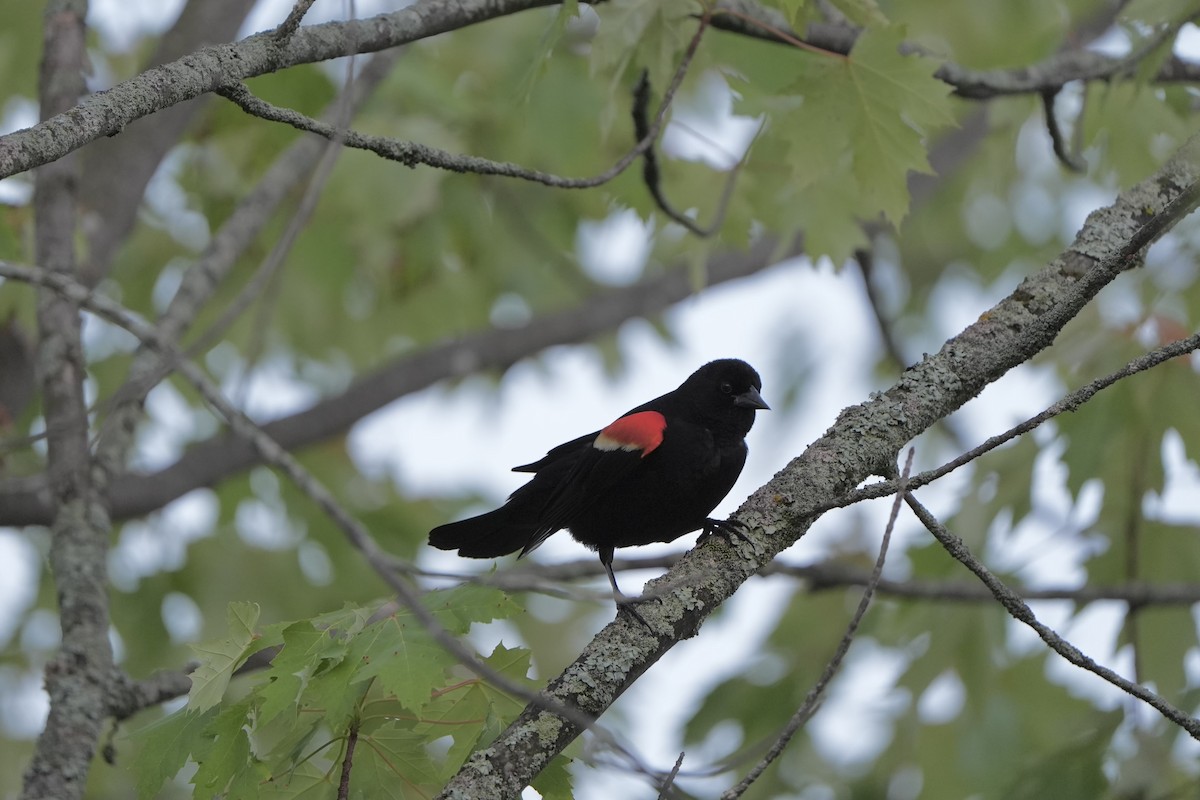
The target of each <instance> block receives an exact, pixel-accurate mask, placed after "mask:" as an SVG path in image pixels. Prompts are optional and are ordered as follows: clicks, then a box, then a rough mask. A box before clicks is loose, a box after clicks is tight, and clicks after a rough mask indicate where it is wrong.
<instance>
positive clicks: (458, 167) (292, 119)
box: [215, 24, 704, 189]
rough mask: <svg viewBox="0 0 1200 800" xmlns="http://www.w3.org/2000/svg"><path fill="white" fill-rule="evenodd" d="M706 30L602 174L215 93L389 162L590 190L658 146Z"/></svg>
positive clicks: (231, 91)
mask: <svg viewBox="0 0 1200 800" xmlns="http://www.w3.org/2000/svg"><path fill="white" fill-rule="evenodd" d="M703 29H704V25H703V24H702V25H701V28H700V31H698V32H697V34H696V36H694V37H693V39H692V42H691V44H690V45H689V47H688V49H687V50H686V51H684V54H683V57H682V58H681V59H680V61H679V65H678V66H677V67H676V69H675V73H674V75H673V76H672V78H671V83H670V85H669V86H668V87H667V91H666V93H665V94H664V95H663V99H662V102H661V103H660V104H659V107H658V112H657V113H656V114H655V116H654V122H653V123H652V124H651V125H650V128H649V130H648V131H647V132H646V135H645V136H643V137H642V138H641V139H639V140H638V143H637V144H636V145H634V147H633V149H632V150H630V151H629V152H627V153H626V154H625V155H623V156H622V157H621V158H620V159H618V160H617V162H616V163H615V164H613V165H612V166H611V167H609V168H608V169H607V170H605V171H604V172H602V173H600V174H599V175H595V176H593V177H590V178H565V177H562V176H560V175H554V174H552V173H549V172H542V171H541V170H535V169H528V168H526V167H522V166H520V165H519V164H513V163H510V162H507V161H493V160H491V159H488V158H480V157H479V156H469V155H456V154H454V153H449V152H447V151H445V150H441V149H439V148H436V147H430V146H428V145H423V144H418V143H416V142H406V141H401V140H399V139H391V138H388V137H386V136H372V135H369V134H365V133H359V132H358V131H353V130H339V129H338V128H337V126H334V125H329V124H327V123H324V122H321V121H320V120H316V119H313V118H312V117H309V116H306V115H304V114H301V113H300V112H298V111H294V110H292V109H288V108H281V107H279V106H276V105H273V104H271V103H268V102H266V101H265V100H262V99H260V98H258V97H255V96H254V95H253V94H252V93H251V92H250V90H249V89H247V88H246V86H245V84H243V83H241V82H234V83H230V84H227V85H225V86H221V87H219V88H217V89H216V90H215V91H216V92H217V94H219V95H221V96H222V97H224V98H225V99H226V100H229V101H230V102H232V103H234V104H235V105H237V106H239V107H240V108H241V109H242V110H243V111H245V112H246V113H247V114H250V115H252V116H255V117H259V118H261V119H265V120H269V121H272V122H281V123H284V124H286V125H291V126H292V127H293V128H296V129H297V130H302V131H308V132H309V133H315V134H317V135H318V136H324V137H325V138H327V139H335V138H340V139H341V140H342V141H344V142H345V144H346V146H347V147H353V148H356V149H359V150H367V151H369V152H372V153H375V154H376V155H379V156H382V157H383V158H386V159H388V160H389V161H397V162H399V163H401V164H403V165H404V166H406V167H416V166H417V165H421V164H423V165H425V166H428V167H434V168H436V169H444V170H448V171H450V172H460V173H472V174H476V175H495V176H499V177H506V178H517V179H520V180H526V181H530V182H533V183H540V184H542V185H544V186H551V187H555V188H559V189H590V188H593V187H596V186H602V185H603V184H605V183H608V182H609V181H611V180H612V179H613V178H615V177H617V176H618V175H620V174H621V173H622V172H624V171H625V170H626V169H627V168H628V167H629V165H630V164H632V163H633V162H634V161H636V160H637V159H638V158H639V157H640V156H642V155H643V154H644V153H645V152H646V151H647V150H648V149H649V148H650V147H651V146H653V144H654V140H655V139H656V138H657V137H658V134H659V132H660V131H661V130H662V126H663V121H664V120H665V119H666V114H667V109H668V108H670V105H671V102H672V100H674V98H675V94H676V92H678V91H679V87H680V85H681V84H682V83H683V79H684V76H685V75H687V71H688V67H690V66H691V63H692V59H693V58H694V57H695V55H696V48H697V46H698V45H699V42H700V32H701V31H703Z"/></svg>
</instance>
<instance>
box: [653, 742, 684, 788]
mask: <svg viewBox="0 0 1200 800" xmlns="http://www.w3.org/2000/svg"><path fill="white" fill-rule="evenodd" d="M683 756H684V751H682V750H681V751H680V752H679V758H677V759H675V766H673V767H671V771H670V772H668V773H667V776H666V777H665V778H663V780H662V785H661V788H659V790H658V800H666V799H667V798H668V797H670V796H671V794H672V791H671V790H672V788H673V787H674V786H675V778H676V777H678V776H679V768H680V767H682V766H683Z"/></svg>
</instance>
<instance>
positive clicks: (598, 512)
mask: <svg viewBox="0 0 1200 800" xmlns="http://www.w3.org/2000/svg"><path fill="white" fill-rule="evenodd" d="M760 389H762V380H761V379H760V378H759V376H758V373H757V372H755V371H754V368H753V367H751V366H750V365H749V364H747V363H746V362H745V361H739V360H738V359H734V358H725V359H720V360H718V361H711V362H709V363H708V364H705V365H704V366H703V367H701V368H700V369H698V370H696V371H695V372H694V373H692V375H691V376H690V377H689V378H688V379H687V380H686V381H684V382H683V384H682V385H681V386H680V387H679V388H678V389H676V390H675V391H673V392H667V393H666V394H664V395H662V396H661V397H656V398H655V399H653V400H651V401H650V402H648V403H644V404H643V405H640V406H638V407H637V408H634V409H632V410H631V411H629V412H628V413H626V414H625V415H624V416H622V417H620V418H619V419H617V420H616V421H615V422H613V423H612V424H611V425H609V426H608V427H606V428H602V429H601V430H598V431H594V432H592V433H589V434H587V435H586V436H580V437H579V438H578V439H575V440H573V441H570V442H567V443H566V444H561V445H559V446H558V447H555V448H554V449H553V450H551V451H550V452H549V453H547V454H546V456H545V457H544V458H542V459H541V460H540V461H535V462H533V463H532V464H525V465H523V466H520V467H514V469H513V471H514V472H532V473H535V474H534V476H533V478H532V479H531V480H530V481H529V482H528V483H526V484H525V485H524V486H522V487H521V488H519V489H517V490H516V491H515V492H513V493H512V495H510V496H509V498H508V502H506V503H505V504H504V505H503V506H501V507H500V508H498V509H496V510H495V511H491V512H488V513H486V514H481V515H480V516H477V517H471V518H470V519H464V520H462V521H460V522H451V523H449V524H447V525H440V526H438V527H436V528H434V529H433V530H432V531H431V532H430V534H429V543H430V544H432V545H433V546H434V547H436V548H438V549H440V550H457V551H458V554H459V555H460V556H466V557H468V558H494V557H496V556H502V555H507V554H508V553H514V552H516V551H518V550H520V551H521V552H520V555H522V556H523V555H525V554H526V553H529V552H532V551H533V550H535V549H537V547H538V546H539V545H541V544H542V542H544V541H546V539H547V538H549V537H550V535H551V534H553V533H554V532H556V531H559V530H562V529H564V528H565V529H568V530H569V531H570V533H571V536H572V537H574V538H575V539H576V541H579V542H581V543H582V544H584V545H587V546H588V547H590V548H591V549H593V550H595V551H596V552H597V553H598V554H599V555H600V563H602V564H603V565H604V569H605V571H606V572H607V573H608V580H609V583H611V584H612V588H613V592H614V593H616V596H617V598H618V600H621V599H623V598H624V595H622V594H621V590H620V589H619V588H618V587H617V579H616V576H614V575H613V570H612V560H613V550H614V549H615V548H617V547H631V546H634V545H644V544H650V543H651V542H670V541H673V540H674V539H677V538H678V537H680V536H682V535H683V534H685V533H688V532H690V531H694V530H698V529H701V528H703V529H704V530H705V532H712V531H724V532H735V531H733V530H732V526H731V525H730V524H729V523H727V522H725V521H722V520H713V519H709V517H708V515H709V514H710V513H711V512H712V510H713V509H714V508H715V507H716V505H717V503H719V502H721V500H722V499H723V498H724V497H725V495H726V494H728V493H729V490H730V489H731V488H733V484H734V482H735V481H737V478H738V475H740V474H741V472H742V467H743V466H744V465H745V463H746V452H747V449H746V440H745V437H746V433H747V432H749V430H750V427H751V426H752V425H753V424H754V414H755V412H756V411H758V410H759V409H768V408H769V406H768V405H767V404H766V403H765V402H764V401H763V399H762V396H761V395H760V394H759V390H760Z"/></svg>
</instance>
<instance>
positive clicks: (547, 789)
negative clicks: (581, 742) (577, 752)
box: [529, 756, 575, 800]
mask: <svg viewBox="0 0 1200 800" xmlns="http://www.w3.org/2000/svg"><path fill="white" fill-rule="evenodd" d="M570 764H571V759H569V758H567V757H566V756H556V757H555V758H554V760H553V761H551V762H550V763H549V764H547V765H546V768H545V769H543V770H542V771H541V772H539V773H538V774H537V777H535V778H534V779H533V782H532V783H530V784H529V785H530V786H532V787H533V788H534V789H535V790H536V791H537V793H538V794H540V795H541V796H542V800H574V798H575V787H574V786H573V785H572V784H571V772H570V770H568V769H567V767H568V766H570Z"/></svg>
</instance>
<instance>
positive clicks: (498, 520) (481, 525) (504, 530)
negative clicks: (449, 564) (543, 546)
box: [429, 506, 537, 558]
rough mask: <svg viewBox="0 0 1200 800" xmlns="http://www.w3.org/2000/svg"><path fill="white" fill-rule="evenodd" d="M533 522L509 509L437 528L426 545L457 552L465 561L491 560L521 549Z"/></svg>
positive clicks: (534, 526) (533, 527)
mask: <svg viewBox="0 0 1200 800" xmlns="http://www.w3.org/2000/svg"><path fill="white" fill-rule="evenodd" d="M536 530H537V523H536V522H535V521H529V520H523V519H521V518H520V515H519V514H515V513H513V508H512V507H511V506H502V507H501V508H498V509H496V510H495V511H491V512H488V513H487V514H480V515H479V516H478V517H471V518H470V519H464V520H462V521H460V522H450V523H447V524H446V525H439V526H438V527H436V528H434V529H433V530H432V531H430V532H429V543H430V544H431V545H433V546H434V547H436V548H438V549H439V550H457V551H458V554H459V555H460V556H465V557H467V558H495V557H497V556H503V555H508V554H509V553H515V552H517V551H518V550H521V549H522V548H524V547H525V546H526V545H528V544H529V542H530V540H531V539H533V538H534V534H535V532H536Z"/></svg>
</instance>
